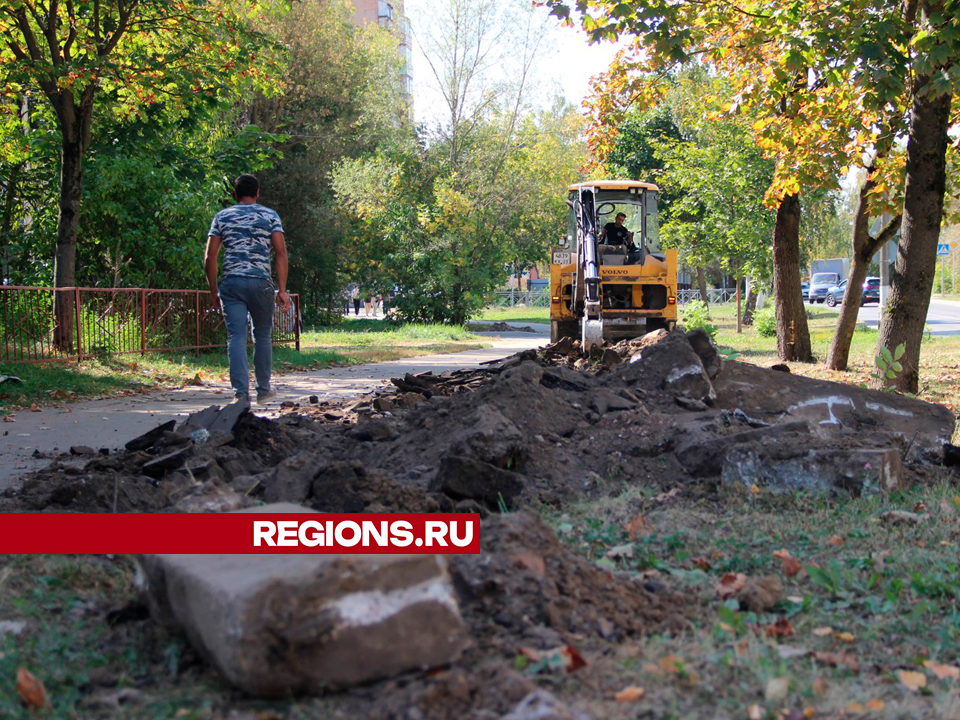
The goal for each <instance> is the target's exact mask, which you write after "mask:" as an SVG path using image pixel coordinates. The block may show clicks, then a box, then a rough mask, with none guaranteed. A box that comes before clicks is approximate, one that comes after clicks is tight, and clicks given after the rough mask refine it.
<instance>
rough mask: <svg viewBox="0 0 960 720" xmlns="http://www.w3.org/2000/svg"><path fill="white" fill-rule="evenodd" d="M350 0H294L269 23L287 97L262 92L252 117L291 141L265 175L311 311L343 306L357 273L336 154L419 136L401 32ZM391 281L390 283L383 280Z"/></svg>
mask: <svg viewBox="0 0 960 720" xmlns="http://www.w3.org/2000/svg"><path fill="white" fill-rule="evenodd" d="M352 14H353V6H352V5H351V4H350V3H349V2H347V0H331V1H330V2H324V3H297V4H296V5H295V6H294V7H293V8H292V10H291V12H289V13H288V14H286V15H285V16H283V17H282V18H278V19H276V20H274V21H273V22H271V23H270V24H269V25H268V26H267V27H266V30H267V31H268V32H269V34H270V35H271V36H273V37H276V38H277V39H278V41H279V42H281V43H282V45H283V46H284V47H285V48H286V49H287V53H288V66H287V70H286V72H285V75H284V87H285V91H284V93H283V94H282V95H272V96H261V97H259V98H257V100H256V101H255V102H254V103H252V105H251V107H250V113H249V114H250V118H249V119H250V120H251V121H252V122H254V123H256V124H257V125H258V126H260V127H262V128H264V129H266V130H269V131H272V132H276V133H283V134H284V135H285V139H284V141H283V142H282V143H280V144H279V145H278V149H279V150H280V152H281V153H282V159H281V160H280V161H279V162H278V163H276V164H275V165H274V167H272V168H271V169H269V170H267V171H265V172H263V173H261V180H262V184H263V193H262V195H263V202H264V203H266V204H268V205H270V206H271V207H273V208H274V209H276V210H277V211H278V212H279V213H280V215H281V217H282V218H283V223H284V229H285V230H286V233H287V242H288V247H289V249H290V281H289V282H290V286H291V287H292V288H297V289H298V291H300V292H301V294H302V295H303V297H302V300H301V307H303V308H304V309H305V310H306V312H307V314H308V317H312V316H313V315H314V314H315V313H318V312H323V313H324V314H325V311H326V310H327V309H329V310H339V309H340V298H339V293H340V291H341V289H342V288H343V287H345V286H346V284H347V283H348V282H350V281H355V280H356V279H358V278H356V277H355V275H356V270H355V266H354V265H355V260H356V258H355V255H356V248H355V247H354V243H353V242H352V241H351V240H350V236H349V233H350V228H349V227H348V224H349V222H350V220H349V218H348V217H347V214H346V213H345V212H344V210H343V208H341V207H340V206H339V205H338V204H337V202H336V199H335V197H334V194H333V190H332V189H331V187H330V173H331V171H332V170H333V168H334V167H335V166H336V164H337V163H338V162H340V161H341V160H342V159H344V158H348V157H359V156H362V155H365V154H367V153H369V152H372V151H373V150H375V148H376V147H377V146H378V145H379V144H380V143H386V144H389V143H392V142H404V141H406V140H407V139H408V138H409V137H410V136H411V135H412V129H411V128H410V125H409V122H408V119H407V118H406V115H407V113H408V110H409V107H408V106H409V98H408V97H407V96H406V90H405V87H404V85H403V83H402V82H401V77H400V73H401V63H402V56H401V54H400V52H399V48H398V42H399V39H400V38H399V36H398V34H397V33H396V32H391V31H388V30H385V29H383V28H380V27H379V26H378V25H375V24H371V25H367V26H366V27H357V26H356V25H354V24H353V22H352ZM381 289H385V288H381Z"/></svg>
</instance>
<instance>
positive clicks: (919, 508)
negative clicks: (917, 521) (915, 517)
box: [913, 500, 927, 514]
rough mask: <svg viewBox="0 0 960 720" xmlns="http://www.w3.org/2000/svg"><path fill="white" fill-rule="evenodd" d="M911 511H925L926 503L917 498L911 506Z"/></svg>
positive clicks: (918, 512)
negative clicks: (915, 502)
mask: <svg viewBox="0 0 960 720" xmlns="http://www.w3.org/2000/svg"><path fill="white" fill-rule="evenodd" d="M913 511H914V512H915V513H917V514H920V513H925V512H926V511H927V504H926V503H925V502H924V501H923V500H918V501H917V504H916V505H914V506H913Z"/></svg>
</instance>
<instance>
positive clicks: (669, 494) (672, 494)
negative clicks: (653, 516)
mask: <svg viewBox="0 0 960 720" xmlns="http://www.w3.org/2000/svg"><path fill="white" fill-rule="evenodd" d="M679 494H680V488H673V489H672V490H670V491H669V492H665V493H660V494H659V495H657V496H656V497H655V498H654V499H653V501H654V502H658V503H660V502H665V501H667V500H669V499H670V498H673V497H676V496H677V495H679Z"/></svg>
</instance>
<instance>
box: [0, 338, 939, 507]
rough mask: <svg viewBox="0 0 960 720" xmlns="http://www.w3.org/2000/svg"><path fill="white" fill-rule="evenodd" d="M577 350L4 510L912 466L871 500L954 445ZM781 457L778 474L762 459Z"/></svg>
mask: <svg viewBox="0 0 960 720" xmlns="http://www.w3.org/2000/svg"><path fill="white" fill-rule="evenodd" d="M577 345H578V344H577V343H576V342H571V341H570V340H569V339H565V340H563V341H561V342H559V343H557V344H555V345H552V346H549V347H547V348H545V349H543V350H542V351H540V352H539V353H538V352H535V351H526V352H524V353H520V354H518V355H516V356H514V357H512V358H508V359H506V360H504V361H502V362H500V363H496V364H493V365H491V366H489V367H486V368H483V369H480V370H474V371H457V372H453V373H444V374H443V375H436V376H434V375H431V374H429V373H426V374H421V375H407V376H405V377H404V378H394V379H393V386H394V387H393V390H392V391H391V390H384V391H381V392H378V393H376V394H373V395H369V396H366V397H362V398H358V399H355V400H352V401H349V402H346V403H340V404H339V405H333V404H331V403H325V404H322V405H321V404H319V403H318V404H313V405H307V406H305V407H298V406H294V407H289V408H287V409H286V410H285V414H284V415H283V416H282V417H281V418H280V419H278V420H276V421H273V420H266V419H262V418H257V417H254V416H253V415H251V414H249V413H244V412H243V408H235V407H234V406H228V408H224V409H222V410H221V409H219V408H215V409H214V408H212V409H211V410H209V411H204V412H203V413H198V414H197V416H196V417H193V418H191V419H190V420H188V421H187V422H186V423H183V424H182V425H181V426H180V427H178V428H176V429H174V430H164V431H163V432H156V433H153V434H152V435H150V437H149V438H147V439H146V440H143V441H141V442H137V443H134V444H133V446H134V447H137V448H141V449H137V450H131V451H127V452H123V453H119V454H115V455H112V456H109V457H97V458H94V459H93V460H90V461H89V462H88V463H87V464H86V466H84V467H82V468H78V467H67V465H68V464H69V463H70V462H71V458H69V457H64V458H60V459H57V460H56V461H55V462H54V463H53V464H52V465H51V466H50V468H48V469H47V470H45V471H42V472H41V473H39V474H38V475H36V476H34V477H33V478H32V479H30V480H28V481H27V482H26V483H25V485H24V487H23V489H22V490H21V491H20V492H19V493H17V494H15V495H14V497H7V498H4V499H2V500H0V503H2V506H0V509H5V510H16V509H21V510H31V511H36V510H43V509H56V510H60V511H80V512H89V511H113V510H114V509H115V510H116V511H119V512H124V511H146V512H151V511H162V510H173V509H178V508H179V509H184V508H185V507H186V508H201V509H202V508H208V509H217V508H221V509H223V508H226V507H230V506H234V505H236V506H242V505H249V504H251V503H254V502H257V501H261V500H263V501H268V502H276V501H290V502H296V503H306V504H309V505H311V506H313V507H315V508H316V509H318V510H326V511H371V510H391V511H457V510H459V511H471V512H484V513H487V512H497V511H499V510H500V509H502V508H503V507H506V508H517V507H522V506H531V505H532V506H537V505H544V504H546V505H560V504H562V503H564V502H566V501H567V500H569V499H571V498H582V497H596V496H600V495H603V494H605V493H607V492H609V491H610V490H611V489H613V488H614V487H620V486H622V483H623V482H630V483H644V484H652V485H657V486H661V487H662V486H665V485H669V486H675V485H677V484H678V483H684V482H691V481H692V482H704V481H706V482H707V483H708V484H717V483H719V482H720V481H721V479H722V478H734V477H736V478H739V480H740V481H742V482H743V483H745V484H747V485H749V484H751V482H752V480H751V476H750V472H751V471H750V469H749V468H750V467H752V465H751V463H745V462H744V461H743V458H744V454H745V453H749V454H750V457H751V458H766V457H768V456H769V457H770V458H772V460H775V461H776V462H778V463H781V464H782V467H783V468H784V469H785V472H788V471H789V472H791V473H794V474H796V473H798V472H799V473H800V474H801V475H803V476H804V477H807V476H808V475H810V473H811V472H815V473H819V475H818V476H817V477H815V478H813V479H814V481H815V482H814V485H815V486H816V487H818V488H820V489H823V488H833V487H836V488H843V489H844V490H843V491H844V492H850V483H849V482H848V480H849V475H850V473H851V472H852V470H851V468H849V467H843V468H838V469H837V472H836V475H837V476H836V477H830V474H831V472H833V471H832V469H831V468H832V466H833V465H834V464H835V463H834V462H833V461H832V460H829V458H832V457H834V456H835V455H836V454H837V453H840V452H841V451H849V450H856V451H861V450H863V451H877V452H881V451H886V450H890V449H895V450H896V451H897V452H899V453H900V454H901V456H902V459H903V461H904V463H905V464H904V465H903V467H900V466H899V465H897V466H895V467H894V466H891V465H890V464H889V463H888V464H887V466H885V467H886V471H887V475H890V474H891V473H893V474H894V475H896V477H892V476H891V477H892V479H891V477H887V478H886V479H884V480H883V482H881V479H880V478H879V477H875V478H874V477H864V478H861V480H863V482H860V483H859V486H858V487H856V488H854V489H853V492H854V494H857V493H859V492H868V491H873V490H874V489H875V488H876V487H879V486H880V485H883V486H885V487H888V488H889V487H893V486H895V485H897V484H899V483H901V482H902V481H909V480H910V478H911V477H912V476H914V475H917V474H921V473H919V468H921V467H922V466H923V465H924V463H929V462H938V461H939V459H940V455H941V450H940V448H941V444H942V443H943V442H944V441H946V440H948V439H949V438H950V436H951V434H952V432H953V424H954V420H953V416H952V414H951V413H950V412H949V411H948V410H947V409H946V408H944V407H942V406H938V405H933V404H930V403H924V402H921V401H917V400H914V399H911V398H905V397H900V396H895V395H890V394H887V393H881V392H877V391H871V390H864V389H861V388H855V387H850V386H844V385H839V384H837V383H830V382H825V381H818V380H810V379H808V378H803V377H798V376H794V375H790V374H788V373H782V372H776V371H773V370H769V369H765V368H759V367H756V366H753V365H749V364H746V363H737V362H735V363H722V362H721V360H720V358H719V355H718V354H717V352H716V349H715V348H714V347H713V345H712V343H711V342H710V340H709V337H708V336H706V334H704V333H701V332H697V331H695V332H693V333H690V334H688V335H684V333H682V332H680V331H673V332H670V333H667V332H665V331H657V332H654V333H651V334H649V335H647V336H645V337H643V338H639V339H636V340H630V341H624V342H621V343H618V344H617V345H615V346H613V347H611V348H606V349H605V350H603V351H602V352H595V353H594V354H593V355H591V356H590V357H589V358H584V357H581V356H580V353H579V350H578V348H577ZM208 426H209V427H210V428H212V429H213V432H212V433H209V432H207V430H206V428H207V427H208ZM197 432H201V435H202V433H203V432H206V433H207V434H206V435H202V436H198V435H197V434H196V433H197ZM770 443H776V444H777V446H778V450H777V453H776V454H775V457H774V455H773V454H771V453H766V452H765V450H764V448H765V447H767V446H768V445H769V444H770ZM811 452H823V453H826V454H825V455H824V456H823V457H824V458H826V459H825V460H823V461H822V462H819V463H818V464H815V468H814V470H811V467H810V463H806V464H804V461H803V458H804V457H806V456H807V455H809V453H811ZM72 461H74V462H75V461H76V459H75V458H73V459H72ZM755 464H756V463H753V465H755ZM801 465H802V468H801ZM863 465H871V466H872V465H873V463H871V462H866V463H863ZM797 468H801V469H802V472H800V470H798V469H797ZM860 474H863V473H860ZM868 474H869V473H868ZM841 476H843V477H841ZM613 478H616V481H615V482H611V479H613ZM758 484H762V483H758ZM210 494H213V495H215V496H216V501H215V502H212V504H211V502H207V501H206V500H205V499H204V498H205V497H206V496H207V495H210Z"/></svg>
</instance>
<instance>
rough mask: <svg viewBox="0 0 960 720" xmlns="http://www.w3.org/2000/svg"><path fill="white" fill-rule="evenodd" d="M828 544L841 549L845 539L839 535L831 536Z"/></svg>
mask: <svg viewBox="0 0 960 720" xmlns="http://www.w3.org/2000/svg"><path fill="white" fill-rule="evenodd" d="M827 543H828V544H829V545H833V546H834V547H840V546H841V545H843V538H842V537H840V536H839V535H831V536H830V539H829V540H827Z"/></svg>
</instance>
